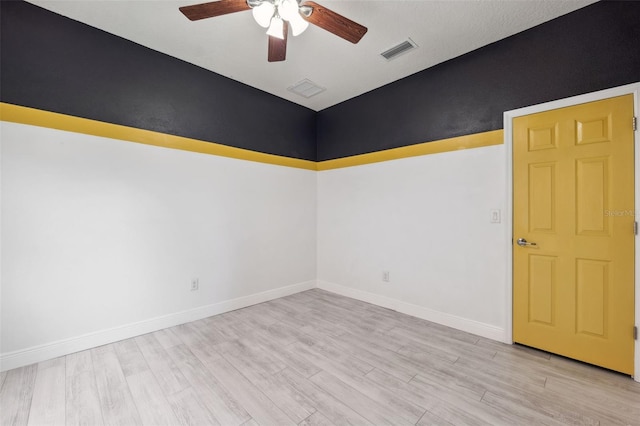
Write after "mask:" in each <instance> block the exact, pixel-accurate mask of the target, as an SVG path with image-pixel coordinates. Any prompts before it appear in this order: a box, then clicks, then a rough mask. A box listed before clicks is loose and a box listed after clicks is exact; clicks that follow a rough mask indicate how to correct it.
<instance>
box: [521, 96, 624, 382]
mask: <svg viewBox="0 0 640 426" xmlns="http://www.w3.org/2000/svg"><path fill="white" fill-rule="evenodd" d="M632 117H633V97H632V96H631V95H628V96H621V97H617V98H611V99H605V100H602V101H597V102H591V103H587V104H581V105H576V106H572V107H568V108H562V109H557V110H552V111H545V112H542V113H537V114H532V115H528V116H524V117H518V118H516V119H514V121H513V124H514V127H513V141H514V146H513V155H514V157H513V191H514V193H513V200H514V206H513V207H514V218H513V219H514V220H513V224H514V229H513V232H514V233H513V236H514V246H513V259H514V265H513V267H514V276H513V279H514V289H513V294H514V300H513V307H514V317H513V338H514V341H515V342H519V343H523V344H526V345H529V346H533V347H538V348H541V349H544V350H547V351H550V352H554V353H558V354H560V355H564V356H568V357H571V358H575V359H579V360H582V361H586V362H589V363H592V364H596V365H600V366H603V367H606V368H610V369H612V370H617V371H621V372H625V373H628V374H632V373H633V324H634V249H635V246H634V232H633V229H634V228H633V225H634V221H635V217H634V214H635V212H634V187H633V182H634V160H633V159H634V147H633V130H632V126H631V122H632ZM519 238H525V239H526V240H527V241H529V242H534V243H535V245H527V246H520V245H518V244H517V243H516V241H517V240H518V239H519Z"/></svg>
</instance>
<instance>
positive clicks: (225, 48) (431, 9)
mask: <svg viewBox="0 0 640 426" xmlns="http://www.w3.org/2000/svg"><path fill="white" fill-rule="evenodd" d="M202 2H203V0H195V1H190V0H179V1H176V0H160V1H158V0H134V1H122V0H107V1H103V0H74V1H58V0H31V1H30V3H33V4H36V5H38V6H41V7H43V8H45V9H49V10H51V11H53V12H56V13H59V14H61V15H64V16H67V17H70V18H72V19H75V20H78V21H81V22H84V23H86V24H89V25H91V26H93V27H96V28H100V29H102V30H104V31H107V32H109V33H112V34H116V35H118V36H121V37H124V38H126V39H129V40H132V41H134V42H136V43H139V44H141V45H144V46H147V47H150V48H152V49H154V50H157V51H160V52H163V53H166V54H168V55H171V56H174V57H176V58H180V59H182V60H184V61H187V62H190V63H192V64H195V65H198V66H200V67H203V68H206V69H209V70H211V71H214V72H216V73H218V74H222V75H224V76H227V77H230V78H232V79H234V80H238V81H241V82H243V83H246V84H248V85H250V86H253V87H256V88H258V89H261V90H264V91H265V92H269V93H272V94H274V95H276V96H279V97H281V98H285V99H288V100H290V101H292V102H295V103H298V104H300V105H304V106H306V107H308V108H311V109H313V110H316V111H319V110H321V109H324V108H327V107H329V106H332V105H335V104H337V103H340V102H342V101H345V100H347V99H350V98H352V97H355V96H358V95H360V94H362V93H365V92H368V91H370V90H373V89H375V88H377V87H380V86H383V85H385V84H387V83H390V82H392V81H395V80H398V79H400V78H403V77H406V76H408V75H411V74H414V73H416V72H418V71H421V70H423V69H425V68H429V67H431V66H433V65H436V64H438V63H441V62H444V61H446V60H448V59H451V58H454V57H456V56H459V55H462V54H464V53H467V52H469V51H471V50H474V49H477V48H479V47H481V46H484V45H487V44H489V43H492V42H495V41H497V40H500V39H503V38H505V37H508V36H510V35H512V34H515V33H518V32H521V31H523V30H525V29H527V28H531V27H533V26H535V25H538V24H541V23H543V22H545V21H548V20H550V19H553V18H556V17H558V16H561V15H564V14H566V13H569V12H571V11H573V10H576V9H579V8H581V7H584V6H586V5H588V4H590V3H594V1H593V0H564V1H560V0H543V1H540V0H536V1H530V0H501V1H498V0H474V1H469V0H448V1H425V0H422V1H405V0H389V1H377V0H374V1H365V0H360V1H357V0H356V1H353V0H352V1H345V0H341V1H339V0H316V2H317V3H320V4H321V5H323V6H326V7H328V8H330V9H332V10H334V11H335V12H338V13H340V14H342V15H344V16H346V17H347V18H349V19H352V20H354V21H356V22H358V23H360V24H362V25H364V26H366V27H368V28H369V31H368V32H367V34H366V35H365V36H364V38H363V39H362V40H361V41H360V43H359V44H356V45H354V44H351V43H349V42H347V41H345V40H343V39H341V38H338V37H336V36H335V35H333V34H331V33H328V32H326V31H324V30H322V29H320V28H318V27H315V26H313V25H310V26H309V29H308V30H307V31H306V32H304V33H303V34H301V35H300V36H298V37H291V36H290V37H289V43H288V48H287V60H286V61H284V62H274V63H269V62H267V36H266V35H265V33H264V29H263V28H262V27H260V26H258V24H256V22H255V21H254V20H253V17H252V15H251V12H250V11H245V12H238V13H234V14H230V15H224V16H219V17H216V18H210V19H205V20H201V21H196V22H191V21H189V20H187V19H186V18H185V17H184V16H183V15H182V14H181V13H180V12H179V11H178V7H179V6H184V5H191V4H197V3H202ZM407 38H411V39H412V40H413V41H414V42H415V43H416V44H417V45H418V46H419V47H418V48H417V49H414V50H413V51H410V52H408V53H406V54H404V55H402V56H399V57H398V58H396V59H394V60H391V61H387V60H385V59H384V58H382V57H381V56H380V53H381V52H383V51H385V50H387V49H388V48H390V47H393V46H394V45H396V44H398V43H400V42H402V41H404V40H406V39H407ZM303 79H309V80H312V81H313V82H315V83H316V84H318V85H319V86H322V87H323V88H326V90H325V91H323V92H322V93H320V94H318V95H316V96H314V97H311V98H309V99H306V98H304V97H301V96H299V95H296V94H294V93H291V92H290V91H288V90H287V88H288V87H290V86H293V85H294V84H296V83H297V82H299V81H301V80H303Z"/></svg>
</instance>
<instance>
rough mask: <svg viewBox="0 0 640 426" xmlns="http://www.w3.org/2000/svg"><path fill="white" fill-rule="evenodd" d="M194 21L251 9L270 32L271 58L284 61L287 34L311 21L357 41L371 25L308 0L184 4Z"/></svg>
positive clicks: (301, 29)
mask: <svg viewBox="0 0 640 426" xmlns="http://www.w3.org/2000/svg"><path fill="white" fill-rule="evenodd" d="M179 9H180V12H182V13H183V14H184V15H185V16H186V17H187V18H189V19H190V20H191V21H197V20H199V19H205V18H213V17H215V16H220V15H226V14H228V13H234V12H241V11H243V10H249V9H251V10H252V12H253V17H254V19H255V20H256V22H257V23H258V24H259V25H261V26H262V27H264V28H267V34H268V35H269V54H268V60H269V62H277V61H284V60H285V58H286V56H287V35H288V33H289V27H291V33H292V34H293V35H294V36H297V35H299V34H301V33H302V32H304V30H306V29H307V27H308V26H309V23H312V24H314V25H317V26H318V27H320V28H322V29H325V30H327V31H329V32H330V33H333V34H335V35H337V36H338V37H342V38H343V39H345V40H347V41H350V42H351V43H354V44H355V43H357V42H359V41H360V39H361V38H362V37H363V36H364V35H365V33H366V32H367V28H366V27H364V26H362V25H360V24H358V23H356V22H353V21H352V20H350V19H347V18H345V17H344V16H342V15H339V14H337V13H336V12H334V11H332V10H330V9H327V8H326V7H324V6H321V5H319V4H318V3H316V2H313V1H304V0H218V1H213V2H209V3H202V4H195V5H193V6H183V7H180V8H179Z"/></svg>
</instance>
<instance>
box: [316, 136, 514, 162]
mask: <svg viewBox="0 0 640 426" xmlns="http://www.w3.org/2000/svg"><path fill="white" fill-rule="evenodd" d="M503 135H504V131H503V130H492V131H490V132H483V133H474V134H472V135H464V136H458V137H455V138H450V139H441V140H439V141H433V142H424V143H420V144H416V145H409V146H403V147H400V148H393V149H387V150H384V151H377V152H372V153H369V154H360V155H354V156H352V157H345V158H338V159H335V160H327V161H320V162H318V163H317V165H318V170H319V171H322V170H331V169H339V168H342V167H352V166H360V165H363V164H371V163H379V162H382V161H389V160H398V159H400V158H408V157H417V156H420V155H428V154H438V153H441V152H449V151H458V150H462V149H471V148H481V147H483V146H491V145H501V144H502V143H503V142H504V141H503V137H504V136H503Z"/></svg>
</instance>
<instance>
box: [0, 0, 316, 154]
mask: <svg viewBox="0 0 640 426" xmlns="http://www.w3.org/2000/svg"><path fill="white" fill-rule="evenodd" d="M176 13H178V12H177V9H176ZM0 19H1V20H0V31H1V33H0V35H1V37H0V38H1V41H0V43H1V44H0V48H1V52H0V53H1V68H0V100H2V102H7V103H11V104H16V105H22V106H28V107H33V108H38V109H42V110H47V111H53V112H59V113H64V114H69V115H73V116H77V117H84V118H90V119H95V120H100V121H105V122H109V123H115V124H122V125H125V126H132V127H136V128H141V129H147V130H154V131H158V132H162V133H168V134H172V135H179V136H185V137H190V138H195V139H200V140H204V141H209V142H217V143H221V144H224V145H229V146H234V147H239V148H246V149H250V150H254V151H259V152H266V153H270V154H277V155H283V156H286V157H292V158H302V159H306V160H315V155H316V145H315V142H316V141H315V138H316V131H315V112H314V111H312V110H310V109H307V108H304V107H301V106H299V105H296V104H294V103H292V102H289V101H285V100H283V99H281V98H278V97H276V96H273V95H270V94H268V93H265V92H262V91H260V90H257V89H254V88H252V87H249V86H247V85H244V84H242V83H238V82H236V81H234V80H231V79H228V78H226V77H223V76H220V75H218V74H215V73H212V72H210V71H207V70H204V69H202V68H199V67H197V66H194V65H191V64H188V63H186V62H183V61H180V60H178V59H176V58H173V57H170V56H167V55H164V54H162V53H159V52H156V51H154V50H151V49H148V48H146V47H143V46H140V45H138V44H136V43H133V42H131V41H128V40H125V39H123V38H120V37H116V36H114V35H112V34H109V33H106V32H104V31H101V30H98V29H95V28H93V27H90V26H88V25H85V24H82V23H79V22H77V21H74V20H71V19H68V18H65V17H63V16H60V15H57V14H55V13H52V12H50V11H47V10H45V9H42V8H40V7H37V6H34V5H32V4H29V3H26V2H22V1H2V3H1V4H0ZM248 117H251V119H250V120H249V119H248Z"/></svg>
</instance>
